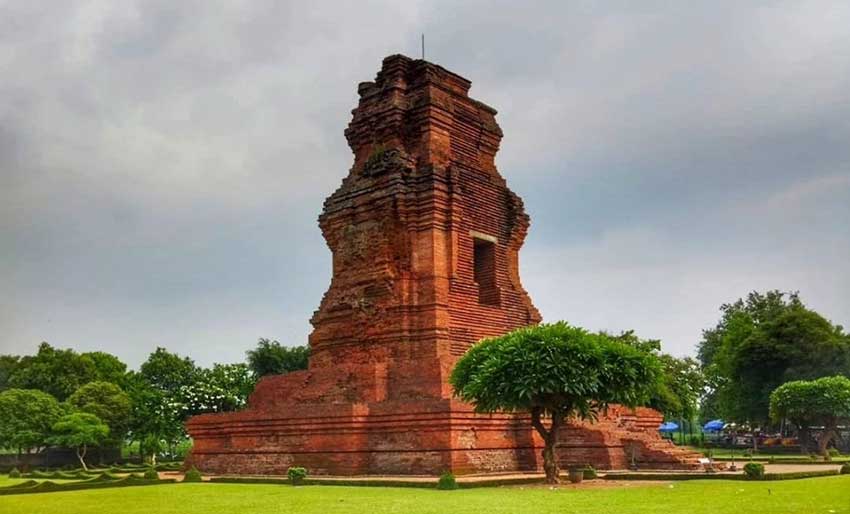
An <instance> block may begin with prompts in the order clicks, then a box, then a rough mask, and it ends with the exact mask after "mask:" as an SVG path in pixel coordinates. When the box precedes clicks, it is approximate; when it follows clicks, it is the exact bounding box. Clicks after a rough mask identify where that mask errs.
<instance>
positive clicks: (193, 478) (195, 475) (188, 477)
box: [183, 466, 203, 482]
mask: <svg viewBox="0 0 850 514" xmlns="http://www.w3.org/2000/svg"><path fill="white" fill-rule="evenodd" d="M183 481H184V482H203V476H201V472H200V471H198V468H196V467H195V466H192V467H191V468H189V471H187V472H186V474H185V475H183Z"/></svg>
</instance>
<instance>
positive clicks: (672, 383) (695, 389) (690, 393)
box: [649, 354, 705, 419]
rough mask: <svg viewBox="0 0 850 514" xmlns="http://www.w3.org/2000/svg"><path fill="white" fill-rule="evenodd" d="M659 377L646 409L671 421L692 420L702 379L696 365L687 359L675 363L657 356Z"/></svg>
mask: <svg viewBox="0 0 850 514" xmlns="http://www.w3.org/2000/svg"><path fill="white" fill-rule="evenodd" d="M659 359H660V361H661V367H662V371H663V372H662V374H661V379H660V380H659V383H658V387H657V388H656V390H655V391H654V392H653V394H652V397H651V398H650V402H649V406H650V407H652V408H654V409H656V410H658V411H660V412H662V413H663V414H664V415H665V416H666V417H667V418H671V419H693V418H694V417H695V416H696V415H697V410H698V404H699V399H700V396H701V395H702V393H703V389H704V387H705V377H704V376H703V373H702V371H701V370H700V367H699V363H698V362H697V361H695V360H694V359H692V358H690V357H685V358H683V359H679V358H676V357H673V356H672V355H667V354H661V355H659Z"/></svg>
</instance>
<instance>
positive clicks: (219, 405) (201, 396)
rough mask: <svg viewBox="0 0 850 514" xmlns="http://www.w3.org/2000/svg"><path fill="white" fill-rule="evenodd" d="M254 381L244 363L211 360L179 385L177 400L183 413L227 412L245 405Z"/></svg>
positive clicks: (186, 414)
mask: <svg viewBox="0 0 850 514" xmlns="http://www.w3.org/2000/svg"><path fill="white" fill-rule="evenodd" d="M255 383H256V381H255V379H254V375H253V373H251V370H250V369H249V368H248V366H247V365H246V364H214V365H213V367H212V369H201V370H198V372H197V378H196V380H195V381H194V382H193V383H192V384H190V385H188V386H183V387H181V388H180V389H179V391H178V393H177V395H176V400H177V401H179V402H180V404H181V412H182V415H183V416H184V417H185V416H189V415H195V414H201V413H204V412H228V411H235V410H239V409H241V408H242V407H244V406H245V404H246V403H247V400H248V395H250V394H251V392H252V391H253V390H254V384H255Z"/></svg>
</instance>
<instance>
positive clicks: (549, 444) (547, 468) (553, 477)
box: [531, 407, 564, 484]
mask: <svg viewBox="0 0 850 514" xmlns="http://www.w3.org/2000/svg"><path fill="white" fill-rule="evenodd" d="M542 414H543V410H542V409H540V408H539V407H535V408H533V409H531V424H532V425H533V426H534V428H535V429H536V430H537V433H538V434H540V437H542V438H543V443H544V446H543V471H544V472H545V473H546V483H547V484H557V483H559V478H558V475H559V474H560V469H559V467H558V456H557V454H556V453H555V446H556V445H557V443H558V430H559V429H560V428H561V424H562V423H563V420H564V415H563V414H562V413H559V412H556V413H552V423H551V425H550V427H549V430H546V427H545V426H543V421H542V419H541V417H542Z"/></svg>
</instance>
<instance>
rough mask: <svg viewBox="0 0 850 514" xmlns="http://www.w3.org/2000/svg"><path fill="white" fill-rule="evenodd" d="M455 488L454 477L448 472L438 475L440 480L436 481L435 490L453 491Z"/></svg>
mask: <svg viewBox="0 0 850 514" xmlns="http://www.w3.org/2000/svg"><path fill="white" fill-rule="evenodd" d="M457 488H458V485H457V480H455V476H454V475H453V474H452V473H451V472H450V471H446V472H445V473H443V474H442V475H440V479H439V480H438V481H437V489H440V490H441V491H453V490H455V489H457Z"/></svg>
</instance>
